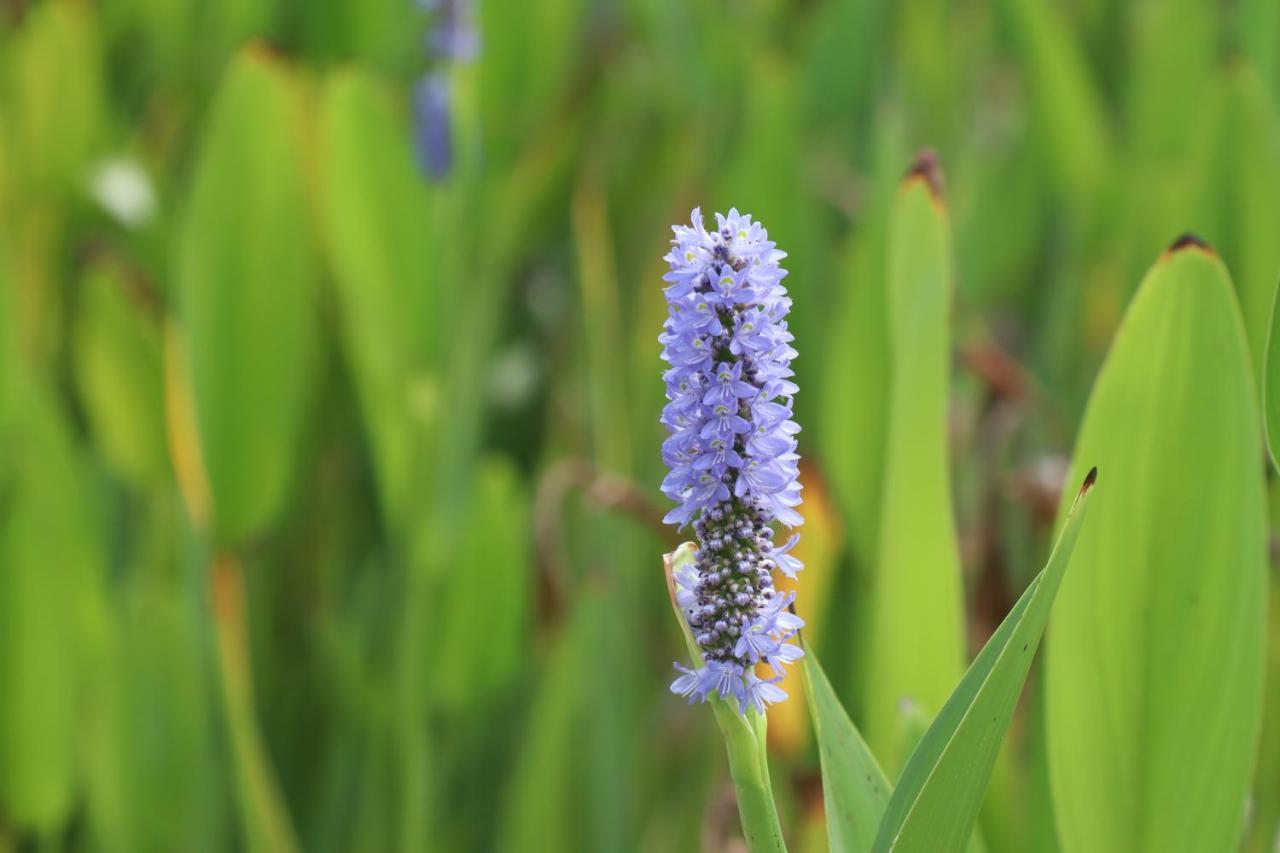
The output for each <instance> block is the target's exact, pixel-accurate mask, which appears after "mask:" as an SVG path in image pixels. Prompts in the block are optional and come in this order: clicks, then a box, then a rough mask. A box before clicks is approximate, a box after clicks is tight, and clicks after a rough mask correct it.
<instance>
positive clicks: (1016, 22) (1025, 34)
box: [1005, 0, 1110, 210]
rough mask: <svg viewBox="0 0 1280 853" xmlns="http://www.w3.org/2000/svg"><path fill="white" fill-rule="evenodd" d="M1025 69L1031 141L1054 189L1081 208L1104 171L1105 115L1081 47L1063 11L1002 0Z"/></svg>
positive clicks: (1029, 0) (1026, 1) (1027, 1)
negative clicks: (1039, 152)
mask: <svg viewBox="0 0 1280 853" xmlns="http://www.w3.org/2000/svg"><path fill="white" fill-rule="evenodd" d="M1005 4H1006V6H1007V7H1008V14H1009V19H1010V21H1011V26H1012V30H1013V34H1014V37H1015V40H1016V42H1017V46H1018V49H1019V53H1020V54H1021V57H1022V63H1023V65H1024V66H1025V67H1026V74H1027V79H1028V85H1029V88H1030V93H1031V97H1030V102H1031V106H1032V114H1033V117H1034V122H1035V130H1036V136H1037V141H1038V143H1039V145H1040V147H1041V148H1042V149H1043V153H1042V158H1043V159H1044V161H1045V163H1046V165H1047V167H1048V169H1049V171H1050V173H1051V177H1052V178H1053V180H1054V182H1055V183H1056V185H1057V189H1058V191H1059V192H1061V193H1062V194H1063V195H1064V196H1065V197H1066V198H1068V199H1069V200H1070V201H1071V202H1072V203H1073V206H1074V207H1075V208H1076V209H1077V210H1080V209H1082V208H1087V207H1088V206H1089V204H1090V203H1091V202H1092V200H1093V198H1094V196H1095V194H1096V193H1097V192H1098V190H1099V189H1100V186H1101V183H1102V178H1103V176H1104V175H1105V174H1106V171H1107V165H1108V156H1109V155H1108V150H1109V145H1110V140H1109V139H1108V136H1109V133H1108V127H1107V121H1106V110H1105V109H1104V106H1103V102H1102V96H1101V94H1100V93H1099V92H1098V89H1097V85H1096V84H1095V82H1094V80H1093V79H1092V77H1091V76H1090V69H1089V65H1088V62H1087V61H1086V58H1085V56H1084V55H1083V46H1082V45H1081V44H1080V42H1079V41H1078V40H1076V39H1074V38H1073V37H1072V35H1073V34H1072V32H1071V28H1070V26H1069V25H1068V24H1067V22H1066V21H1065V20H1064V15H1065V10H1064V9H1063V8H1062V7H1060V6H1057V5H1054V4H1048V3H1040V2H1037V0H1005Z"/></svg>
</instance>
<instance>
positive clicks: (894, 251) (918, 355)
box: [866, 157, 964, 774]
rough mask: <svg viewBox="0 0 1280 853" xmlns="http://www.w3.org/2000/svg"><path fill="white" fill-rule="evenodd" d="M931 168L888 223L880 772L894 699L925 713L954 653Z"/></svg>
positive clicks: (943, 297)
mask: <svg viewBox="0 0 1280 853" xmlns="http://www.w3.org/2000/svg"><path fill="white" fill-rule="evenodd" d="M935 169H936V164H934V163H933V161H932V159H931V158H929V157H923V158H922V159H921V161H920V163H919V164H917V166H916V168H914V169H913V170H912V171H911V173H909V174H908V176H907V178H906V180H905V181H904V182H903V184H902V187H901V189H900V190H899V191H898V197H897V199H896V200H895V203H894V206H893V211H892V216H891V219H890V227H889V253H888V280H889V292H888V299H887V308H888V316H887V322H888V330H889V346H890V365H891V367H890V382H889V408H888V413H887V417H888V429H887V431H886V433H885V436H886V441H885V462H884V479H883V483H884V491H883V498H882V504H881V511H880V536H879V549H880V554H879V560H878V562H877V564H876V575H875V580H874V584H875V588H874V592H873V602H872V614H871V637H870V639H869V643H870V650H869V655H870V657H869V664H868V669H869V676H868V681H867V685H866V697H867V699H866V701H867V709H866V714H867V716H866V732H867V739H868V741H869V742H870V743H871V746H872V749H873V750H874V751H875V753H876V755H878V756H879V757H880V759H881V760H882V761H883V762H884V764H885V767H886V768H887V769H888V772H889V773H890V774H892V773H894V772H895V770H896V769H897V768H899V767H901V766H902V761H903V760H904V759H905V757H906V752H907V749H908V747H907V744H906V740H905V733H904V731H903V726H902V720H901V715H900V714H899V711H898V709H899V705H900V703H901V702H902V701H903V700H904V699H910V700H912V701H914V702H916V703H918V704H919V705H920V706H921V707H923V708H924V710H925V712H926V713H927V714H929V715H932V714H934V713H936V712H937V709H938V708H941V707H942V704H943V702H945V701H946V698H947V696H948V694H950V693H951V690H952V688H954V687H955V684H956V682H957V681H958V680H959V679H960V674H961V671H962V669H961V667H962V662H963V660H964V628H963V619H964V617H963V612H964V611H963V599H962V593H961V588H960V556H959V551H958V548H957V544H956V534H955V519H954V518H953V516H952V508H951V476H950V463H949V460H948V452H947V446H948V445H947V400H948V389H949V385H950V381H949V380H950V371H951V349H950V341H951V336H950V334H949V333H948V327H949V324H950V307H951V238H950V226H949V223H948V216H947V212H946V208H945V207H944V205H943V202H942V200H941V197H940V195H939V193H938V186H939V182H940V178H939V176H938V175H937V174H936V172H935V171H934V170H935Z"/></svg>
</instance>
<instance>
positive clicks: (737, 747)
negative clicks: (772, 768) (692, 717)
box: [711, 700, 787, 853]
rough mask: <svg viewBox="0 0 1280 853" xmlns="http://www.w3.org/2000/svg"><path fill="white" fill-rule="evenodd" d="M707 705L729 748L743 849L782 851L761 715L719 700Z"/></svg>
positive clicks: (757, 852) (763, 852)
mask: <svg viewBox="0 0 1280 853" xmlns="http://www.w3.org/2000/svg"><path fill="white" fill-rule="evenodd" d="M711 705H712V707H713V708H714V709H715V713H716V722H717V723H719V724H720V731H721V732H722V733H723V734H724V744H725V748H726V749H727V750H728V751H729V774H730V775H731V776H732V777H733V786H734V788H735V789H736V790H737V792H738V816H739V818H740V819H741V820H742V832H743V835H744V836H745V837H746V839H747V849H749V850H750V851H751V853H786V850H787V846H786V844H785V843H784V842H783V840H782V825H781V824H780V823H779V822H778V811H777V809H776V807H775V806H774V802H773V785H772V783H771V782H770V781H769V765H768V761H767V759H766V756H765V746H764V731H765V725H764V717H763V716H760V715H758V714H756V712H755V711H751V712H750V715H749V716H743V715H741V714H739V713H738V712H737V711H736V710H735V709H734V708H733V707H731V706H730V705H729V704H727V703H725V702H723V701H720V700H715V701H713V702H712V703H711Z"/></svg>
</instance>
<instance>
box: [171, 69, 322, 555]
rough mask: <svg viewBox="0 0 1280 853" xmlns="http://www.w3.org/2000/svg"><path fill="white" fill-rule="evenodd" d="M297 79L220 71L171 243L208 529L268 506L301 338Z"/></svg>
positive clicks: (302, 236) (307, 239) (290, 411)
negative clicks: (207, 496) (207, 498)
mask: <svg viewBox="0 0 1280 853" xmlns="http://www.w3.org/2000/svg"><path fill="white" fill-rule="evenodd" d="M301 94H302V93H301V91H300V89H299V85H298V82H297V81H296V80H295V79H293V77H292V75H291V74H290V73H289V71H288V70H287V69H286V68H285V67H284V66H283V65H281V64H280V63H279V62H278V61H277V60H274V59H271V58H269V57H268V56H267V55H266V54H265V53H263V52H262V51H260V50H257V49H249V50H246V51H244V52H243V53H241V54H240V55H239V56H238V57H237V58H236V59H235V60H234V61H233V62H232V64H231V66H230V68H229V70H228V71H227V74H226V77H225V79H224V80H223V81H222V85H221V89H220V90H219V92H218V95H217V97H216V98H215V102H214V105H213V108H212V113H211V115H210V117H209V119H208V123H207V125H206V127H205V129H204V133H203V138H202V139H201V143H200V149H199V155H198V158H197V160H196V165H195V173H194V176H193V178H192V186H191V193H190V199H189V205H188V207H187V210H186V215H185V218H184V219H183V221H182V223H181V227H180V233H179V236H178V254H177V270H176V273H177V286H178V311H179V318H180V321H181V323H182V326H183V328H184V330H185V332H186V366H187V369H188V370H189V374H190V381H191V387H192V392H193V397H194V405H195V416H196V425H197V428H198V432H199V437H200V446H201V450H202V455H203V460H204V467H205V470H206V472H207V474H208V479H209V484H210V487H211V489H212V493H213V515H214V523H213V526H214V528H215V533H216V535H217V536H218V538H220V539H223V540H234V541H238V540H243V539H244V538H246V537H248V536H251V535H253V534H255V533H256V532H258V531H260V530H261V529H262V528H263V527H265V526H266V525H268V524H269V523H270V522H271V521H272V519H273V518H274V516H275V515H276V514H277V513H278V512H279V511H280V509H281V508H282V506H283V504H284V501H285V499H286V496H287V491H288V488H289V482H290V478H291V475H292V472H293V468H294V462H295V458H296V455H297V451H298V446H299V438H300V427H301V426H302V423H303V416H304V414H305V404H306V400H307V391H308V386H309V384H310V379H311V376H310V374H311V361H312V357H311V349H312V345H313V340H312V339H313V337H314V334H315V328H314V327H315V322H316V316H315V306H314V304H313V302H314V292H313V291H314V278H315V273H316V269H315V266H316V265H315V257H314V251H313V245H312V235H311V231H310V225H309V221H308V214H307V199H306V196H305V193H304V177H303V168H302V164H303V161H304V159H305V149H304V140H305V136H304V134H303V127H302V117H303V116H302V100H301Z"/></svg>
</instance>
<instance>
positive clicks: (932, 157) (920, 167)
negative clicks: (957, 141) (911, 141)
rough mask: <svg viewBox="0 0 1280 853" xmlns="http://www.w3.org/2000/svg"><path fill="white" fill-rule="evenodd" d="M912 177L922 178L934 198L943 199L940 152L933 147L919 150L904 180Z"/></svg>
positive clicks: (936, 199)
mask: <svg viewBox="0 0 1280 853" xmlns="http://www.w3.org/2000/svg"><path fill="white" fill-rule="evenodd" d="M912 178H920V179H922V180H923V181H924V182H925V186H927V187H928V188H929V193H930V194H931V195H932V196H933V198H934V200H935V201H939V202H940V201H942V164H941V163H940V162H939V161H938V153H937V152H936V151H934V150H933V149H932V148H921V149H920V151H919V152H917V154H916V159H915V162H914V163H912V164H911V168H910V169H908V170H907V174H905V175H904V176H903V177H902V180H904V181H909V180H911V179H912Z"/></svg>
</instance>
